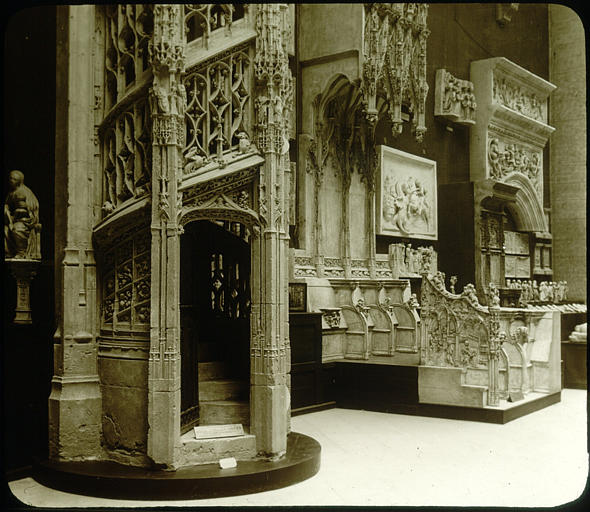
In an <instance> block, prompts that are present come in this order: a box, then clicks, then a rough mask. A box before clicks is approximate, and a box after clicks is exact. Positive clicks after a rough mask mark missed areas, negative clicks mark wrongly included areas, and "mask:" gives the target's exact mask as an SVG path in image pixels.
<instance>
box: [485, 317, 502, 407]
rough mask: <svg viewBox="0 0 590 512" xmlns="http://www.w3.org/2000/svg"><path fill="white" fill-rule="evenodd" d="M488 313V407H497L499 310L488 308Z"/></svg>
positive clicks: (499, 336)
mask: <svg viewBox="0 0 590 512" xmlns="http://www.w3.org/2000/svg"><path fill="white" fill-rule="evenodd" d="M489 312H490V333H489V346H488V372H489V375H488V405H491V406H497V405H499V403H500V394H499V391H498V388H499V376H500V373H499V372H500V369H499V366H498V360H499V358H500V350H501V347H502V340H501V334H500V309H499V308H497V307H491V306H490V308H489Z"/></svg>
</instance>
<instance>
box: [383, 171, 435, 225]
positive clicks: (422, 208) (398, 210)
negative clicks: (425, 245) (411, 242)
mask: <svg viewBox="0 0 590 512" xmlns="http://www.w3.org/2000/svg"><path fill="white" fill-rule="evenodd" d="M383 217H384V219H385V220H386V221H387V222H389V223H390V224H392V225H393V226H394V227H395V228H396V229H398V230H399V231H400V232H402V233H404V234H410V233H413V232H420V231H426V230H429V229H430V221H431V205H430V200H429V198H428V197H427V192H426V188H425V187H424V185H423V184H422V183H421V182H420V181H419V180H417V179H415V178H413V177H411V176H410V177H408V179H407V180H406V181H405V182H401V183H400V182H399V181H396V182H395V183H394V184H392V183H391V180H390V178H389V177H388V178H386V182H385V187H384V204H383Z"/></svg>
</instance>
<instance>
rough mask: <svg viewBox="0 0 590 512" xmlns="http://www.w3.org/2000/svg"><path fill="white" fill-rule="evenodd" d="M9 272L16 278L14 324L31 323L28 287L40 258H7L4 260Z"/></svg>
mask: <svg viewBox="0 0 590 512" xmlns="http://www.w3.org/2000/svg"><path fill="white" fill-rule="evenodd" d="M5 261H6V264H7V265H8V268H9V269H10V272H11V274H12V275H13V276H14V278H15V279H16V310H15V316H14V320H13V322H14V323H15V324H31V323H32V317H31V300H30V293H29V288H30V284H31V279H32V278H33V277H34V276H35V274H36V273H37V268H38V266H39V264H40V263H41V260H30V259H19V258H8V259H6V260H5Z"/></svg>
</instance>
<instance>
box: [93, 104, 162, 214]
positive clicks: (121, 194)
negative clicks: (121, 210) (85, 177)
mask: <svg viewBox="0 0 590 512" xmlns="http://www.w3.org/2000/svg"><path fill="white" fill-rule="evenodd" d="M150 132H151V116H150V109H149V106H148V102H147V101H146V100H145V99H141V100H139V101H137V102H135V103H133V104H132V105H130V106H129V107H128V108H127V109H126V110H125V111H124V112H123V113H121V114H120V115H119V116H118V117H116V118H115V119H114V120H113V121H112V122H111V123H110V124H109V125H108V126H107V127H106V128H105V129H104V131H103V137H102V147H103V165H104V173H103V186H104V196H103V197H104V203H103V211H104V213H105V214H106V215H108V214H109V213H111V212H112V211H113V210H114V209H115V208H117V206H119V205H120V204H121V203H123V202H124V201H126V200H127V199H129V198H132V197H139V196H142V195H144V194H146V193H147V191H148V189H149V187H150V184H151V167H152V163H151V161H152V145H151V138H150Z"/></svg>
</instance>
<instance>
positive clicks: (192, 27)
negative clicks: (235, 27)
mask: <svg viewBox="0 0 590 512" xmlns="http://www.w3.org/2000/svg"><path fill="white" fill-rule="evenodd" d="M245 9H246V6H245V5H244V4H238V3H236V4H186V5H185V6H184V13H185V21H186V40H187V43H190V42H191V41H194V40H196V39H199V38H202V42H203V46H204V47H205V48H208V47H209V38H210V37H211V34H212V33H213V32H215V31H216V30H219V29H223V30H224V31H225V33H226V34H227V35H231V26H232V24H233V23H234V22H235V21H237V20H239V19H242V18H244V13H245Z"/></svg>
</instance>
